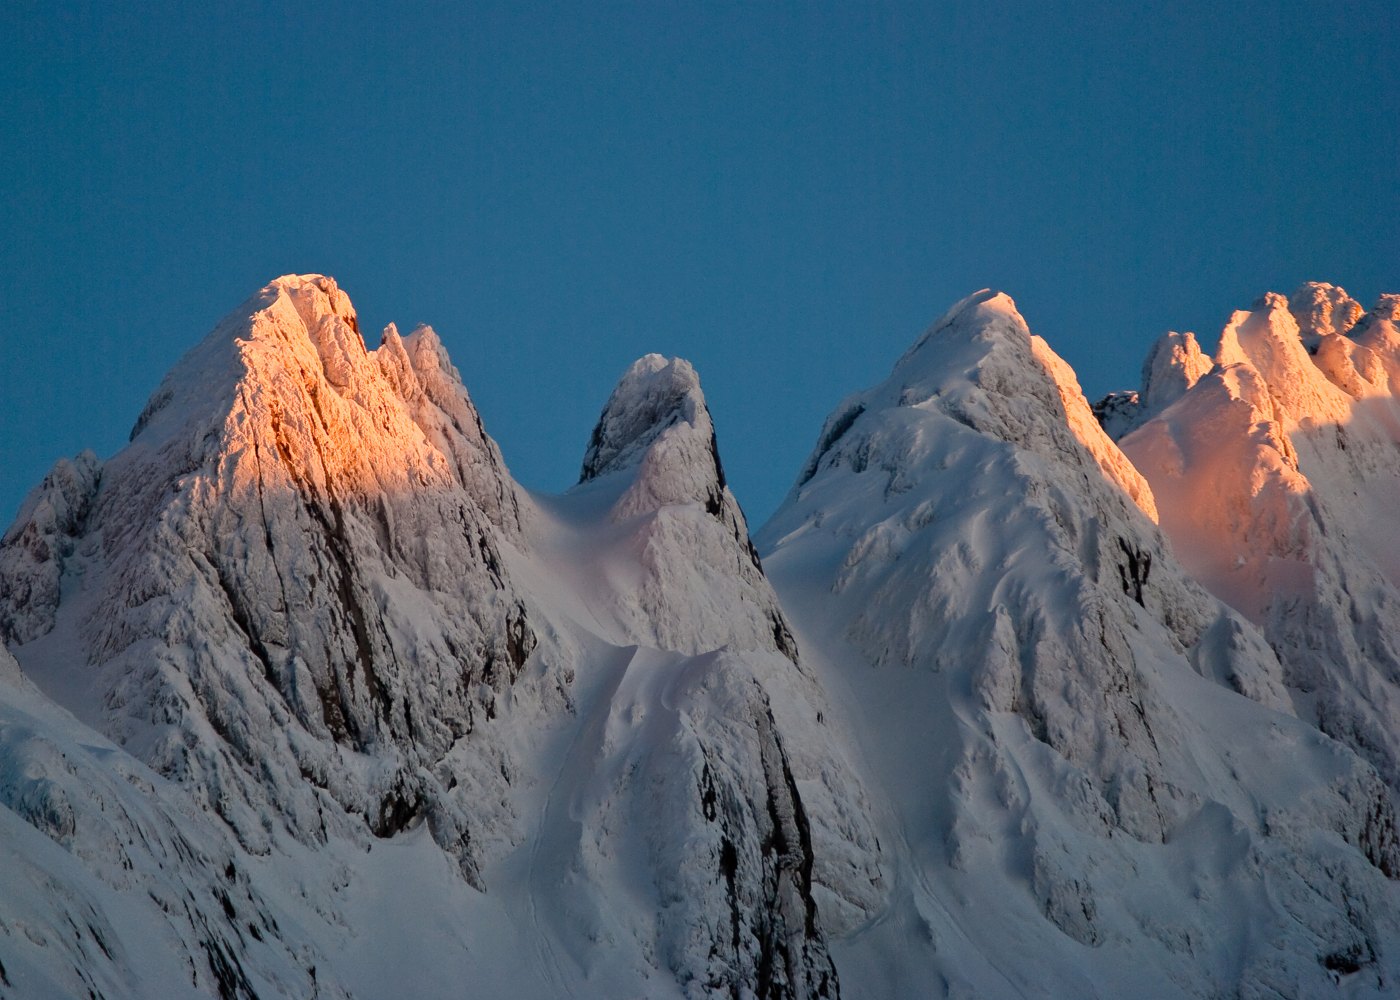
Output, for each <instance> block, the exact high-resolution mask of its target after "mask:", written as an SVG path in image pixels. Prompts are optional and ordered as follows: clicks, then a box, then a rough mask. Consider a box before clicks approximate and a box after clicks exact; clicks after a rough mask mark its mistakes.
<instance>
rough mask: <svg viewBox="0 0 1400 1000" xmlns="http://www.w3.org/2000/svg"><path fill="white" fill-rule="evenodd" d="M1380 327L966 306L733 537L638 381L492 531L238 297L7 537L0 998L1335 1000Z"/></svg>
mask: <svg viewBox="0 0 1400 1000" xmlns="http://www.w3.org/2000/svg"><path fill="white" fill-rule="evenodd" d="M1398 308H1400V300H1397V299H1396V298H1394V297H1387V298H1385V299H1383V300H1382V302H1381V303H1380V304H1379V305H1378V306H1377V307H1376V308H1375V309H1373V310H1372V311H1371V312H1370V313H1365V314H1364V315H1363V313H1362V311H1361V309H1360V307H1359V306H1357V305H1356V303H1354V302H1352V301H1351V300H1350V298H1349V297H1347V296H1346V295H1345V293H1343V292H1342V291H1341V290H1340V289H1335V288H1332V287H1331V286H1321V285H1314V286H1305V288H1304V289H1303V290H1302V292H1300V293H1299V294H1297V295H1295V296H1294V297H1293V300H1292V305H1291V306H1290V303H1289V302H1288V301H1287V300H1284V299H1283V298H1282V297H1279V296H1270V297H1267V298H1266V299H1265V300H1263V301H1262V302H1261V304H1260V305H1259V306H1258V307H1257V308H1256V310H1255V311H1254V312H1252V313H1238V314H1236V316H1235V317H1234V318H1232V320H1231V322H1230V325H1229V326H1228V327H1227V328H1226V331H1225V333H1224V335H1223V336H1222V339H1221V346H1220V350H1219V352H1218V355H1217V357H1216V358H1215V359H1214V361H1213V362H1212V361H1211V360H1210V359H1208V358H1206V357H1205V355H1204V354H1203V353H1202V351H1201V349H1200V346H1199V344H1198V343H1197V341H1196V340H1195V338H1194V337H1193V336H1192V335H1190V334H1175V333H1173V334H1167V335H1166V336H1165V337H1163V338H1162V340H1161V341H1159V342H1158V344H1157V345H1156V346H1154V348H1153V350H1152V352H1151V353H1150V355H1149V357H1148V360H1147V363H1146V364H1145V365H1144V369H1143V371H1144V385H1143V387H1142V389H1141V390H1140V391H1138V392H1136V393H1123V394H1115V396H1114V397H1112V398H1111V399H1110V400H1108V401H1106V402H1105V403H1103V404H1100V405H1098V406H1097V407H1095V408H1094V409H1092V410H1091V407H1090V406H1089V404H1088V402H1087V401H1086V400H1085V398H1084V396H1083V394H1082V392H1081V391H1080V389H1079V386H1078V384H1077V381H1076V379H1075V376H1074V374H1073V372H1072V371H1071V370H1070V369H1069V367H1068V366H1067V365H1066V364H1065V363H1064V362H1063V361H1062V360H1061V359H1059V358H1058V357H1057V356H1056V355H1055V354H1054V353H1053V352H1052V351H1051V349H1050V348H1049V346H1048V345H1046V344H1045V343H1044V341H1042V340H1040V339H1039V338H1037V337H1035V336H1034V335H1032V334H1031V333H1030V331H1029V330H1028V328H1027V326H1026V323H1025V321H1024V320H1023V319H1022V318H1021V316H1020V315H1019V313H1018V312H1017V311H1016V308H1015V306H1014V304H1013V303H1012V302H1011V300H1010V299H1009V298H1007V297H1006V296H1004V295H999V294H993V293H990V292H983V293H978V294H977V295H974V296H972V297H970V298H969V299H967V300H964V302H962V303H959V304H958V305H957V306H955V307H954V308H953V309H952V310H951V311H950V312H949V313H948V314H947V316H945V317H944V318H943V320H941V321H940V322H939V323H937V324H935V326H934V327H933V328H931V329H930V330H929V331H928V332H927V333H926V334H925V335H924V336H923V337H921V338H919V340H918V341H917V342H916V343H915V344H914V346H913V347H912V348H911V349H910V350H909V352H908V353H906V355H905V356H904V357H903V358H901V359H900V360H899V362H898V363H897V364H896V365H895V368H894V370H893V371H892V373H891V375H890V377H889V379H887V380H886V381H885V382H883V383H881V384H880V385H878V386H875V387H873V388H871V389H869V390H867V391H865V392H862V393H858V394H857V395H855V396H852V397H851V398H849V399H848V400H846V401H845V402H843V403H842V404H841V406H839V407H838V408H837V410H836V411H835V412H834V413H833V414H832V416H831V417H830V418H829V419H828V421H827V423H826V426H825V427H824V428H823V430H822V433H821V435H820V438H819V441H818V445H817V448H816V450H815V451H814V453H813V454H812V456H811V457H810V459H809V460H808V461H807V463H806V465H805V466H804V467H803V469H802V471H801V472H800V474H799V476H798V481H797V484H796V485H795V486H794V488H793V490H792V492H791V494H790V495H789V497H788V499H787V500H786V502H785V503H784V504H783V506H782V508H781V509H780V510H779V511H778V513H777V514H776V515H775V516H774V518H773V519H772V521H771V522H770V523H769V524H768V525H767V526H766V527H765V528H764V529H763V531H762V532H760V533H759V534H758V536H757V545H755V543H754V542H751V541H750V538H749V529H748V526H747V523H746V521H745V519H744V515H743V513H742V510H741V509H740V507H739V504H738V503H737V502H736V500H735V498H734V496H733V495H732V493H731V492H730V490H729V488H728V485H727V483H726V480H725V477H724V472H723V467H722V464H721V460H720V447H719V442H718V441H717V438H716V435H715V431H714V425H713V421H712V419H711V416H710V413H709V410H708V407H707V405H706V402H705V398H704V395H703V392H702V391H701V387H700V382H699V378H698V376H697V375H696V373H695V371H694V370H693V369H692V368H691V366H690V365H689V364H687V363H686V362H685V361H683V360H680V359H667V358H663V357H661V356H658V355H648V356H647V357H644V358H642V359H640V360H638V361H637V362H636V363H635V364H634V365H633V366H632V367H631V368H630V369H629V370H628V371H627V372H626V373H624V375H623V376H622V379H621V380H620V382H619V383H618V385H617V387H616V388H615V390H614V391H613V393H612V394H611V396H610V397H609V398H608V400H607V402H606V405H605V406H604V408H603V411H602V414H601V416H600V418H599V421H598V424H597V426H596V428H595V429H594V431H593V434H592V436H591V438H590V439H589V441H588V445H587V448H586V450H585V453H584V457H583V463H582V474H581V477H580V481H579V483H578V485H577V486H575V487H574V488H573V489H572V490H570V491H568V492H567V493H565V494H563V495H560V496H546V495H540V494H533V493H530V492H529V491H527V490H525V489H523V488H522V487H520V486H519V485H518V484H516V483H515V482H514V480H513V479H512V478H511V476H510V474H509V471H508V470H507V468H506V465H505V462H504V460H503V458H502V456H501V454H500V451H499V449H498V448H497V447H496V445H495V443H494V442H493V441H492V440H491V439H490V437H489V436H488V435H487V434H486V432H485V430H484V428H483V427H482V424H481V420H480V418H479V416H478V414H477V411H476V409H475V407H474V406H473V404H472V402H471V399H470V397H469V395H468V393H467V390H466V389H465V388H464V386H463V384H462V379H461V378H460V376H459V373H458V372H457V370H456V369H455V368H454V367H453V365H452V363H451V361H450V360H449V359H448V357H447V354H446V352H445V350H444V349H443V346H442V344H441V342H440V340H439V339H438V338H437V336H436V335H435V334H434V333H433V331H432V330H431V329H428V328H426V327H424V328H420V329H418V330H416V331H414V332H413V333H412V334H410V335H408V336H406V337H401V336H400V335H399V333H398V331H397V330H396V329H395V328H394V327H392V326H390V327H389V328H388V329H386V330H385V331H384V333H383V335H382V338H381V342H380V344H379V346H378V347H376V348H374V349H373V350H371V349H369V348H368V347H367V345H366V344H365V341H364V339H363V337H362V335H361V332H360V330H359V325H358V322H357V320H356V317H355V312H354V309H353V307H352V306H351V304H350V301H349V299H348V298H347V297H346V296H345V294H344V293H343V292H342V291H341V290H340V289H339V288H338V287H337V286H336V284H335V282H334V281H332V280H331V279H328V278H324V277H320V276H302V277H295V276H289V277H286V278H281V279H278V280H277V281H275V282H273V283H272V284H270V285H269V286H268V287H267V288H265V289H263V290H262V291H261V292H259V293H258V294H257V295H256V296H254V297H253V298H252V299H250V300H249V301H248V302H247V303H245V304H244V305H243V306H241V307H240V308H239V309H237V310H235V311H234V312H233V313H232V314H230V316H229V318H228V319H226V320H225V321H224V322H223V323H221V324H220V325H219V326H218V327H217V328H216V329H215V330H214V331H213V332H212V333H210V334H209V336H208V337H207V338H206V339H205V340H204V341H203V342H202V343H200V344H199V345H198V346H196V347H195V348H194V349H193V350H191V352H190V353H189V354H188V355H187V356H186V357H185V358H184V359H183V360H182V361H181V362H180V363H179V364H178V365H177V366H176V367H175V369H174V370H172V372H171V373H170V374H169V375H168V376H167V378H166V379H165V381H164V382H163V383H162V385H161V386H160V387H159V388H158V389H157V391H156V393H155V394H154V395H153V397H152V398H151V401H150V403H149V404H148V405H147V407H146V409H145V411H144V412H143V413H142V414H141V416H140V417H139V419H138V421H137V423H136V427H135V428H134V430H133V432H132V440H131V443H130V444H129V445H128V446H127V447H126V448H125V449H123V450H122V451H121V452H119V453H118V454H117V455H115V456H113V457H111V458H110V459H108V460H106V461H99V460H98V459H97V458H96V457H95V456H93V455H92V454H91V453H85V454H84V455H80V456H78V457H77V458H75V459H73V460H63V461H60V462H59V463H58V464H57V465H56V466H55V468H54V470H53V471H52V472H51V473H50V475H49V476H48V477H46V479H45V480H44V482H43V483H41V484H40V485H39V486H38V487H36V488H35V490H34V491H33V492H32V493H31V495H30V497H29V499H28V500H27V501H26V503H25V505H24V507H23V508H22V510H21V512H20V515H19V517H18V518H17V520H16V522H15V524H14V525H13V526H12V527H11V528H10V530H9V531H8V532H7V533H6V534H5V536H4V539H3V542H0V637H3V639H4V645H5V647H7V649H0V805H3V806H4V808H3V809H0V822H2V823H4V825H5V829H6V835H5V844H6V845H7V848H8V854H9V858H10V863H9V864H7V865H6V866H5V867H4V874H3V875H0V886H3V892H0V996H5V997H8V996H15V997H30V996H41V997H42V996H69V995H83V994H87V993H91V994H92V995H100V996H105V997H122V996H132V997H138V996H150V995H162V996H181V995H189V996H209V995H213V996H220V997H251V996H262V997H268V996H283V995H297V996H313V995H315V996H322V995H324V996H353V997H390V996H402V995H418V996H456V995H483V996H497V995H510V996H520V997H531V996H538V997H553V996H564V995H574V996H656V997H665V996H684V997H707V996H714V997H721V996H722V997H750V996H751V997H763V998H769V997H774V998H777V997H794V998H795V997H836V996H838V995H842V994H844V995H846V996H848V997H887V996H929V995H933V996H937V995H952V996H979V997H980V996H991V997H996V996H1007V997H1021V996H1066V995H1074V996H1103V997H1110V996H1119V995H1163V996H1201V997H1206V996H1210V997H1215V996H1226V995H1239V996H1273V995H1277V996H1302V995H1318V994H1323V993H1328V992H1335V991H1344V992H1346V993H1347V994H1348V995H1366V994H1372V995H1384V994H1385V992H1386V991H1387V990H1388V989H1389V984H1390V983H1393V982H1394V981H1395V980H1396V977H1397V975H1400V908H1397V903H1400V895H1397V890H1396V887H1395V883H1394V882H1393V881H1392V878H1393V877H1395V876H1397V875H1400V842H1398V841H1397V834H1396V830H1395V802H1396V796H1397V794H1398V793H1400V765H1398V764H1397V763H1396V762H1397V760H1400V736H1397V733H1400V704H1398V703H1397V700H1396V699H1397V696H1400V687H1398V686H1397V685H1400V651H1397V649H1396V646H1395V644H1396V642H1397V640H1396V639H1395V636H1396V635H1397V634H1400V633H1397V631H1396V625H1397V624H1400V618H1397V615H1400V598H1398V597H1397V592H1396V588H1397V586H1400V541H1396V540H1395V539H1400V534H1397V533H1395V532H1392V531H1390V530H1389V525H1388V518H1389V511H1388V507H1387V499H1388V496H1389V495H1391V493H1392V492H1393V490H1394V488H1395V487H1396V486H1397V485H1400V454H1397V450H1396V446H1397V442H1400V403H1397V402H1396V401H1395V398H1394V396H1392V394H1391V390H1390V386H1391V384H1392V383H1393V382H1394V381H1395V380H1396V379H1400V334H1397V332H1396V320H1397V309H1398ZM1096 414H1097V416H1098V417H1099V420H1096V419H1095V416H1096ZM1100 420H1101V421H1102V426H1101V424H1100ZM1120 443H1121V446H1120ZM794 464H795V463H794Z"/></svg>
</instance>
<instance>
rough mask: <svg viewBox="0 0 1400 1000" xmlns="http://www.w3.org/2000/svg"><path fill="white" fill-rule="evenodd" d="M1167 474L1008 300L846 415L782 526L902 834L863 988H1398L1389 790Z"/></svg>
mask: <svg viewBox="0 0 1400 1000" xmlns="http://www.w3.org/2000/svg"><path fill="white" fill-rule="evenodd" d="M1191 343H1192V342H1191V341H1185V342H1184V345H1182V347H1183V349H1182V350H1181V351H1180V352H1179V354H1180V356H1184V357H1183V360H1185V361H1186V362H1187V365H1186V367H1187V369H1188V372H1189V371H1190V368H1191V367H1196V366H1194V365H1191V364H1190V362H1191V356H1190V355H1189V353H1188V352H1189V346H1190V345H1191ZM1155 353H1156V354H1157V355H1160V354H1161V353H1162V352H1161V350H1160V349H1159V350H1158V351H1157V352H1155ZM1152 367H1153V370H1154V373H1155V372H1156V369H1157V368H1158V367H1159V366H1155V365H1154V366H1152ZM1160 367H1163V368H1170V367H1171V366H1169V365H1163V366H1160ZM1144 395H1145V396H1146V398H1148V399H1151V398H1152V395H1153V394H1152V393H1150V392H1149V393H1146V394H1144ZM1168 412H1170V409H1169V410H1168ZM1155 485H1156V484H1155V483H1153V484H1152V485H1149V483H1148V482H1147V481H1146V480H1144V478H1143V477H1142V475H1141V474H1140V473H1139V472H1138V470H1137V469H1135V468H1134V467H1133V465H1132V464H1131V463H1130V462H1129V461H1128V458H1127V457H1125V455H1124V454H1123V453H1122V452H1121V451H1120V450H1119V449H1118V448H1117V447H1116V446H1115V445H1114V444H1113V443H1112V441H1110V440H1109V439H1108V437H1107V436H1106V435H1105V434H1104V433H1103V431H1102V430H1100V428H1099V427H1098V425H1097V424H1096V423H1095V422H1094V420H1093V418H1092V416H1091V414H1090V410H1089V407H1088V404H1087V402H1086V401H1085V400H1084V397H1083V395H1082V393H1081V392H1080V390H1079V387H1078V385H1077V383H1076V381H1075V379H1074V376H1073V373H1072V372H1070V370H1069V368H1068V367H1067V366H1066V365H1065V364H1064V363H1063V362H1062V361H1061V360H1060V359H1058V358H1057V357H1055V355H1054V354H1053V353H1052V352H1051V351H1050V349H1049V348H1048V346H1047V345H1046V344H1045V343H1044V342H1043V341H1041V340H1040V339H1039V338H1037V337H1034V336H1033V335H1032V334H1030V332H1029V331H1028V329H1027V327H1026V325H1025V322H1024V320H1023V319H1022V318H1021V316H1020V315H1019V314H1018V313H1017V311H1016V309H1015V306H1014V305H1013V304H1012V302H1011V300H1010V299H1008V298H1007V297H1006V296H1004V295H997V294H992V293H989V292H984V293H980V294H978V295H975V296H973V297H972V298H970V299H968V300H966V301H964V302H963V303H960V304H959V305H958V306H955V307H954V308H953V310H951V311H950V312H949V313H948V315H947V316H945V317H944V318H943V320H941V321H940V322H939V323H938V324H936V325H935V326H934V327H933V328H932V329H931V330H930V331H929V332H928V333H927V334H926V335H925V336H924V337H923V338H921V339H920V340H919V341H918V342H917V343H916V344H915V345H914V347H913V348H911V350H910V351H909V352H908V353H907V354H906V355H905V356H904V357H903V358H902V359H901V360H900V361H899V363H898V364H897V365H896V366H895V368H894V371H893V372H892V373H891V375H890V377H889V379H888V380H887V381H885V382H884V383H882V384H880V385H878V386H876V387H874V388H872V389H870V390H868V391H866V392H863V393H860V394H858V395H856V396H853V397H851V398H850V399H848V400H846V401H845V402H844V403H842V404H841V406H840V407H838V408H837V410H836V411H835V412H834V413H833V414H832V416H831V417H830V418H829V419H828V421H827V424H826V427H825V429H824V430H823V432H822V435H821V437H820V440H819V442H818V446H817V448H816V450H815V451H814V453H813V455H812V457H811V459H810V460H809V461H808V463H807V465H806V468H805V469H804V471H803V473H802V474H801V477H800V478H799V481H798V484H797V486H796V487H795V488H794V490H793V492H792V493H791V495H790V496H789V497H788V499H787V501H786V502H785V504H784V505H783V507H782V508H781V509H780V510H779V512H778V513H777V515H776V516H775V517H774V519H773V520H772V521H771V522H770V523H769V524H768V525H767V526H766V527H765V529H764V531H763V532H762V533H761V535H760V539H759V540H760V551H761V552H763V553H764V563H765V566H767V567H768V569H769V572H770V574H771V575H772V577H773V579H774V581H775V584H776V586H777V589H778V592H779V594H780V596H781V597H782V599H783V602H784V607H785V609H786V610H787V611H788V613H789V616H790V619H791V620H792V622H793V624H794V627H795V634H796V636H797V639H798V642H799V644H800V645H801V646H802V647H803V648H804V649H812V650H819V651H820V655H819V656H816V657H813V665H814V667H815V668H816V669H817V670H818V672H819V674H820V676H821V679H822V680H823V682H824V683H825V684H827V685H828V686H829V688H831V689H833V691H836V690H839V691H841V692H842V693H841V695H839V696H836V695H835V694H833V700H834V701H835V702H836V703H838V704H841V705H843V706H848V710H849V712H850V713H851V718H852V726H853V728H855V729H856V730H857V731H858V732H861V733H863V734H864V738H863V743H864V745H865V747H866V749H867V752H868V754H869V756H870V758H871V762H872V769H873V772H874V774H875V775H876V779H875V781H874V783H873V784H874V786H875V787H877V788H879V789H880V792H881V794H882V797H884V798H886V799H887V801H888V804H889V806H890V807H891V812H892V814H893V815H892V818H890V819H888V820H886V822H888V823H889V824H890V825H889V826H888V827H886V828H885V829H884V830H883V831H882V840H884V841H886V842H892V843H896V844H898V845H900V850H899V852H898V853H899V856H898V858H897V867H896V872H895V882H896V884H897V885H898V886H899V887H900V891H898V892H897V893H896V895H895V897H894V900H893V903H892V907H891V911H890V913H889V914H888V915H887V917H886V918H884V919H883V920H882V921H880V922H877V923H875V924H873V925H871V926H869V927H867V928H866V929H864V930H863V931H862V932H861V933H860V934H859V935H857V936H856V937H855V938H853V939H851V940H850V941H849V942H842V943H838V944H837V945H836V946H835V949H836V950H835V953H836V956H837V961H838V966H840V967H841V968H842V971H843V983H844V984H845V985H846V986H847V988H848V990H847V991H848V994H855V995H867V996H893V995H913V994H915V993H922V992H928V991H929V987H928V986H927V985H923V986H921V985H920V984H935V986H934V989H933V991H932V992H935V993H938V992H942V993H946V994H949V995H956V996H1105V997H1108V996H1129V995H1185V996H1221V995H1236V994H1238V995H1249V996H1255V995H1259V996H1263V995H1283V996H1300V995H1309V994H1315V993H1317V992H1321V991H1325V990H1327V989H1329V988H1330V987H1331V986H1332V985H1333V984H1334V982H1335V981H1336V978H1337V976H1338V975H1339V970H1345V971H1346V972H1349V973H1352V974H1353V975H1354V978H1353V979H1352V980H1351V981H1352V982H1353V983H1357V984H1360V985H1361V988H1363V989H1371V990H1381V989H1383V988H1384V986H1385V984H1387V983H1389V982H1392V981H1393V977H1394V975H1395V974H1396V971H1397V967H1400V955H1397V954H1396V953H1395V944H1396V942H1397V939H1396V936H1395V935H1396V933H1397V931H1400V924H1397V922H1396V920H1395V917H1394V915H1393V912H1394V911H1393V907H1394V903H1395V900H1396V894H1395V890H1394V888H1393V886H1392V884H1391V883H1390V882H1389V880H1388V877H1387V876H1388V875H1390V874H1393V873H1394V872H1395V871H1396V869H1395V865H1396V863H1397V860H1400V849H1397V844H1396V841H1395V833H1394V821H1393V816H1394V812H1393V805H1392V799H1391V795H1390V791H1389V789H1387V787H1386V785H1385V783H1384V782H1383V781H1382V780H1381V778H1380V777H1379V776H1378V775H1377V773H1376V771H1375V769H1374V768H1373V767H1372V766H1371V765H1370V764H1369V763H1367V761H1366V760H1364V759H1362V758H1361V757H1359V756H1357V755H1356V754H1355V753H1353V752H1352V751H1351V750H1350V749H1348V747H1346V746H1345V745H1343V744H1341V743H1337V742H1334V741H1332V740H1330V739H1328V738H1327V737H1326V736H1324V735H1323V734H1322V733H1320V732H1319V731H1318V730H1316V729H1315V728H1313V727H1312V726H1311V725H1310V724H1309V721H1310V720H1304V721H1300V720H1299V719H1297V718H1296V717H1295V716H1294V714H1293V705H1292V701H1291V699H1290V697H1289V694H1288V692H1287V689H1286V683H1285V681H1286V677H1285V670H1284V668H1283V667H1282V666H1281V665H1280V663H1279V661H1278V659H1277V658H1276V657H1275V655H1274V654H1273V652H1272V651H1271V650H1270V648H1269V647H1268V645H1267V644H1266V643H1265V642H1264V641H1263V640H1262V639H1261V637H1260V636H1259V634H1258V632H1256V631H1255V630H1254V628H1253V627H1252V626H1251V625H1250V624H1249V623H1248V622H1247V621H1245V620H1244V619H1242V618H1241V617H1240V616H1239V615H1238V614H1237V613H1235V612H1234V611H1232V610H1231V609H1230V608H1228V607H1227V606H1225V605H1224V604H1222V603H1221V602H1220V601H1218V600H1216V599H1214V598H1213V597H1211V596H1210V595H1209V594H1208V593H1207V592H1206V591H1205V590H1204V589H1203V588H1202V587H1201V586H1200V585H1199V584H1198V583H1197V582H1195V581H1194V580H1193V579H1192V578H1191V576H1190V575H1189V574H1188V573H1187V572H1186V571H1185V570H1184V569H1183V567H1182V565H1181V564H1180V563H1179V562H1178V561H1177V559H1176V557H1175V556H1174V554H1173V550H1172V547H1171V546H1170V545H1169V544H1168V543H1167V541H1166V539H1164V538H1163V536H1162V534H1161V533H1160V532H1159V530H1158V529H1157V527H1156V525H1154V523H1153V522H1154V521H1155V520H1157V519H1159V518H1161V519H1162V520H1163V522H1164V523H1167V522H1168V520H1169V519H1170V518H1171V517H1172V514H1171V513H1169V512H1168V510H1167V509H1166V501H1164V496H1163V494H1162V492H1161V491H1158V490H1156V489H1155ZM1168 499H1170V498H1168ZM881 804H884V803H881ZM1245 928H1248V930H1247V931H1244V929H1245ZM1012 940H1014V941H1015V942H1016V945H1015V947H1014V949H1008V945H1007V942H1008V941H1012ZM847 949H849V950H847ZM856 970H859V971H856ZM857 984H859V986H857Z"/></svg>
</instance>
